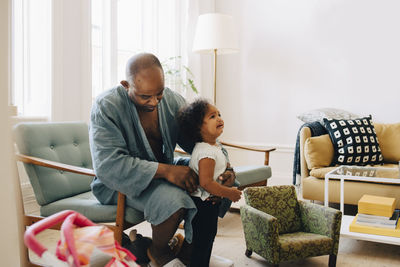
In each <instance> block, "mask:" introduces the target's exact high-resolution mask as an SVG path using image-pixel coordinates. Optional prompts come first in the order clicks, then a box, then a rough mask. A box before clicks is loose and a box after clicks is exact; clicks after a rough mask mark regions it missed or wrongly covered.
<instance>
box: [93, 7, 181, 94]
mask: <svg viewBox="0 0 400 267" xmlns="http://www.w3.org/2000/svg"><path fill="white" fill-rule="evenodd" d="M187 4H188V3H187V0H186V1H181V0H153V1H149V0H98V1H92V75H93V76H92V86H93V88H92V96H93V98H94V97H96V96H97V95H98V94H99V93H101V92H102V91H104V90H107V89H109V88H111V87H113V86H115V85H117V84H118V83H119V81H121V80H123V79H125V64H126V61H127V59H128V58H129V57H131V56H132V55H134V54H136V53H139V52H151V53H154V54H155V55H156V56H157V57H158V58H159V59H160V61H162V62H164V64H169V67H170V68H173V69H179V70H180V69H181V68H182V66H181V64H184V63H186V58H187V55H186V52H185V51H186V47H185V41H186V35H185V33H186V29H185V27H186V25H187V23H186V19H187V18H186V15H187V14H186V11H187ZM171 57H173V58H174V60H170V59H169V58H171ZM175 59H176V60H175ZM171 65H172V66H171ZM182 73H183V71H182ZM166 86H168V87H171V88H172V89H174V90H177V91H179V92H180V93H182V94H184V93H185V92H184V89H183V87H182V86H181V85H180V83H178V82H174V81H173V77H172V76H168V75H167V76H166Z"/></svg>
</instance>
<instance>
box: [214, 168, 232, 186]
mask: <svg viewBox="0 0 400 267" xmlns="http://www.w3.org/2000/svg"><path fill="white" fill-rule="evenodd" d="M235 179H236V174H235V172H234V171H233V169H232V168H229V169H227V170H225V172H224V173H223V174H221V175H220V176H218V181H219V182H220V183H221V184H222V185H225V186H232V185H233V183H234V182H235Z"/></svg>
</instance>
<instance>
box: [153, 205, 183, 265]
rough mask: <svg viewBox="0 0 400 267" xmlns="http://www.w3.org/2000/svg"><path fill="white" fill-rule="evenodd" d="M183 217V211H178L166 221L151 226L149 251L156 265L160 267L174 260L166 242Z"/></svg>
mask: <svg viewBox="0 0 400 267" xmlns="http://www.w3.org/2000/svg"><path fill="white" fill-rule="evenodd" d="M184 215H185V210H184V209H179V210H178V211H177V212H175V213H174V214H172V215H171V217H169V218H168V219H167V220H166V221H164V222H162V223H160V224H158V225H151V227H152V229H153V233H152V238H153V243H152V244H151V246H150V248H149V250H150V254H151V256H152V257H153V258H155V260H156V263H157V264H158V265H160V266H162V265H164V264H166V263H168V262H170V261H171V260H173V259H174V258H175V256H174V255H173V254H172V252H171V249H170V247H169V246H168V242H169V240H171V238H172V237H173V235H174V234H175V232H176V230H177V229H178V226H179V223H180V222H181V221H182V220H183V218H184Z"/></svg>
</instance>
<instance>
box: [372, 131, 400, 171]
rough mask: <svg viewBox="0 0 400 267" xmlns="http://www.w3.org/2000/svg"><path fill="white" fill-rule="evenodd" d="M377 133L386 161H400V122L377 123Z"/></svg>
mask: <svg viewBox="0 0 400 267" xmlns="http://www.w3.org/2000/svg"><path fill="white" fill-rule="evenodd" d="M374 126H375V130H376V135H377V136H378V140H379V146H380V148H381V150H382V155H383V159H384V161H385V162H396V163H397V162H399V161H400V123H392V124H381V123H375V124H374Z"/></svg>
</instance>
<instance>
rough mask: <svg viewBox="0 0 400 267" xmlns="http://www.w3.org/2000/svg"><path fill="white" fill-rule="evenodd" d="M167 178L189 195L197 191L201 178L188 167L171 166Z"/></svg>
mask: <svg viewBox="0 0 400 267" xmlns="http://www.w3.org/2000/svg"><path fill="white" fill-rule="evenodd" d="M165 178H166V179H167V180H168V181H169V182H170V183H173V184H175V185H177V186H179V187H181V188H183V189H185V190H186V191H188V192H189V193H193V192H194V191H196V190H197V186H198V184H199V177H198V176H197V174H196V173H195V172H194V171H193V170H192V169H191V168H189V167H188V166H177V165H169V167H168V171H167V173H166V175H165Z"/></svg>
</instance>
